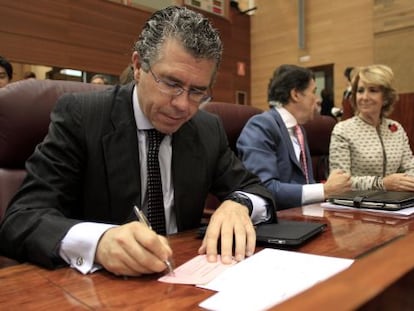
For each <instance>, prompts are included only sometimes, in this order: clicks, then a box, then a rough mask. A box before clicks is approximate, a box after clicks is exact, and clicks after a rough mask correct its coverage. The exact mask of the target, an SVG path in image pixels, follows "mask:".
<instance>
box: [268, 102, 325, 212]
mask: <svg viewBox="0 0 414 311" xmlns="http://www.w3.org/2000/svg"><path fill="white" fill-rule="evenodd" d="M274 109H276V110H277V112H279V114H280V116H281V118H282V120H283V123H284V124H285V125H286V127H287V130H288V132H289V137H290V140H291V141H292V145H293V149H294V150H295V155H296V159H297V160H298V161H299V162H300V144H299V142H298V139H297V137H296V134H295V126H296V125H297V124H298V122H297V121H296V119H295V117H294V116H293V115H292V114H291V113H290V112H289V111H288V110H286V109H285V108H284V107H283V106H281V105H276V106H275V107H274ZM324 200H325V193H324V189H323V184H321V183H316V184H305V185H303V186H302V205H305V204H310V203H315V202H322V201H324Z"/></svg>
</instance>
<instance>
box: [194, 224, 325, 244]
mask: <svg viewBox="0 0 414 311" xmlns="http://www.w3.org/2000/svg"><path fill="white" fill-rule="evenodd" d="M326 226H327V225H326V224H325V223H319V222H310V221H294V220H283V219H279V220H278V222H277V223H270V224H260V225H257V226H256V242H257V244H261V245H266V246H274V247H282V248H283V247H289V246H291V247H293V246H300V245H302V244H304V243H305V242H306V241H308V240H310V239H311V238H313V237H315V236H316V235H317V234H318V233H320V232H322V231H324V230H325V228H326ZM206 228H207V227H206V226H204V227H201V228H200V229H199V235H200V236H201V237H202V236H204V234H205V231H206Z"/></svg>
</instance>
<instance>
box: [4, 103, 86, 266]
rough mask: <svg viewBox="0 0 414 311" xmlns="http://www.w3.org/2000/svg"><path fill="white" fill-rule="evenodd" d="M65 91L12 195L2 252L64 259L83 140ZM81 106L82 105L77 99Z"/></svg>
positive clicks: (37, 259)
mask: <svg viewBox="0 0 414 311" xmlns="http://www.w3.org/2000/svg"><path fill="white" fill-rule="evenodd" d="M73 100H74V98H73V97H72V96H71V95H66V96H64V97H63V98H62V99H61V100H60V101H59V102H58V104H57V105H56V107H55V109H54V111H53V112H52V114H51V121H52V122H51V125H50V127H49V133H48V135H47V136H46V138H45V140H44V141H43V143H41V144H39V145H38V146H37V147H36V150H35V151H34V153H33V155H32V156H31V157H30V158H29V159H28V161H27V162H26V170H27V177H26V179H25V180H24V182H23V184H22V186H21V188H20V189H19V191H18V192H17V194H16V195H15V196H14V198H13V199H12V201H11V203H10V205H9V208H8V209H7V210H6V214H5V218H4V221H3V223H2V224H1V226H0V240H1V241H2V243H0V250H1V252H2V254H4V255H6V256H9V257H12V258H15V259H17V260H20V261H27V260H28V261H31V262H34V263H37V264H39V265H42V266H45V267H48V268H53V267H55V266H57V265H60V264H63V261H62V259H61V258H60V256H59V255H58V247H59V243H60V241H61V240H62V238H63V237H64V235H65V234H66V232H67V231H68V230H69V228H70V227H72V226H73V225H75V224H76V223H78V222H79V221H77V220H74V219H70V218H69V217H66V216H69V215H70V214H71V213H72V214H73V213H74V211H75V210H76V209H77V207H78V203H79V202H77V200H76V198H78V197H79V193H80V190H81V189H80V187H81V183H80V181H79V178H80V177H79V176H80V175H81V174H80V167H81V165H80V163H81V161H82V149H83V147H82V145H81V144H79V141H80V139H79V136H80V131H81V129H80V127H79V124H80V122H79V120H80V113H79V111H78V110H76V109H75V108H76V105H69V103H70V102H73ZM78 106H79V105H78Z"/></svg>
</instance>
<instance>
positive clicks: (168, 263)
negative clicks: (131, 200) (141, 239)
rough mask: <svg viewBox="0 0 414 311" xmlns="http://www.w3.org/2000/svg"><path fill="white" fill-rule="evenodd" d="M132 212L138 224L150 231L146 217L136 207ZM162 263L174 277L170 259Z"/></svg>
mask: <svg viewBox="0 0 414 311" xmlns="http://www.w3.org/2000/svg"><path fill="white" fill-rule="evenodd" d="M134 212H135V215H136V216H137V218H138V220H139V222H141V223H143V224H144V225H145V226H147V227H148V228H149V229H152V228H151V224H150V223H149V221H148V219H147V217H146V216H145V214H144V213H143V212H142V211H141V210H140V209H139V208H138V207H137V206H136V205H135V206H134ZM163 262H164V263H165V265H166V266H167V269H168V274H169V275H172V276H174V266H173V264H172V261H171V260H170V259H166V260H163Z"/></svg>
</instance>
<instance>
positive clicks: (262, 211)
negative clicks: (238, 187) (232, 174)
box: [236, 191, 271, 225]
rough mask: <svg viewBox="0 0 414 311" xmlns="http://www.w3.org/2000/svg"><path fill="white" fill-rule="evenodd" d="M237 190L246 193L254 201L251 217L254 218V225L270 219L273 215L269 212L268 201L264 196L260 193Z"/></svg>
mask: <svg viewBox="0 0 414 311" xmlns="http://www.w3.org/2000/svg"><path fill="white" fill-rule="evenodd" d="M236 192H240V193H243V194H244V195H246V196H248V197H249V199H250V200H251V201H252V204H253V211H252V214H251V215H250V219H251V220H252V223H253V224H254V225H257V224H258V223H261V222H266V221H268V220H269V219H270V216H271V215H269V213H268V209H267V202H266V200H265V199H263V198H262V197H260V196H258V195H255V194H251V193H247V192H243V191H236Z"/></svg>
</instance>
